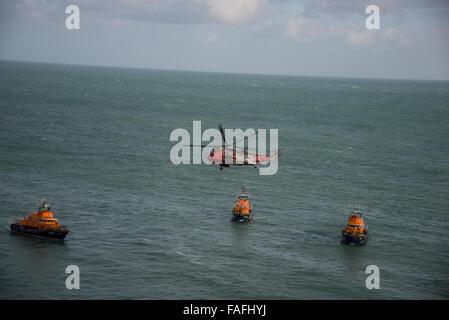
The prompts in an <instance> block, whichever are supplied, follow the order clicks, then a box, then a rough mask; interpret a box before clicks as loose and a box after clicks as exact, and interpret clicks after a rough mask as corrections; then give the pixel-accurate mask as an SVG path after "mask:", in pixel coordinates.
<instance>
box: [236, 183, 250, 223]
mask: <svg viewBox="0 0 449 320" xmlns="http://www.w3.org/2000/svg"><path fill="white" fill-rule="evenodd" d="M241 189H242V193H241V194H240V196H239V200H238V201H237V203H236V204H235V205H234V209H233V210H232V220H234V221H238V222H244V221H248V220H250V219H251V218H252V217H253V206H252V204H250V202H249V199H248V195H247V194H246V192H245V187H242V188H241Z"/></svg>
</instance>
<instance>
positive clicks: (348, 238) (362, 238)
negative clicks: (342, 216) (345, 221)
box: [342, 230, 368, 244]
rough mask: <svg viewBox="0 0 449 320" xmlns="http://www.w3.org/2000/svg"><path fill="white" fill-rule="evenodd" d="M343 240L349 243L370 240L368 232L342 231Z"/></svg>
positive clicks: (360, 242) (362, 242)
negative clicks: (356, 233) (351, 232)
mask: <svg viewBox="0 0 449 320" xmlns="http://www.w3.org/2000/svg"><path fill="white" fill-rule="evenodd" d="M342 235H343V241H344V242H345V243H347V244H364V243H366V241H367V240H368V234H360V235H354V234H350V233H345V230H343V231H342Z"/></svg>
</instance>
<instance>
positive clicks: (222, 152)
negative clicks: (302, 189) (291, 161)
mask: <svg viewBox="0 0 449 320" xmlns="http://www.w3.org/2000/svg"><path fill="white" fill-rule="evenodd" d="M218 129H219V130H220V133H221V136H222V138H223V140H222V141H223V145H221V146H217V147H214V148H213V149H212V151H211V152H210V153H209V156H208V157H207V158H208V160H209V161H210V162H211V163H214V164H217V165H219V166H220V170H223V168H230V167H231V166H253V167H255V168H257V167H256V165H257V164H258V163H267V162H270V161H271V160H272V159H275V158H279V157H280V155H281V153H280V150H278V152H276V153H275V154H274V155H269V156H267V155H260V154H257V153H249V152H248V149H243V150H242V151H243V161H237V150H238V149H237V148H236V147H234V146H233V145H229V144H227V143H226V137H225V134H224V130H223V126H222V125H221V124H219V125H218ZM190 146H191V147H198V146H201V147H210V145H204V144H202V145H194V144H191V145H190ZM240 150H241V149H240Z"/></svg>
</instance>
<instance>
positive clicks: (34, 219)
mask: <svg viewBox="0 0 449 320" xmlns="http://www.w3.org/2000/svg"><path fill="white" fill-rule="evenodd" d="M11 231H13V232H18V233H22V234H27V235H34V236H39V237H45V238H52V239H59V240H63V239H64V238H65V236H66V235H67V234H68V233H69V232H70V231H69V229H68V228H67V227H66V226H61V224H60V223H59V220H58V219H56V218H55V217H54V216H53V212H52V211H51V208H50V206H49V205H48V204H47V203H46V202H45V201H44V202H42V205H41V206H40V207H39V210H38V211H35V212H32V213H31V215H30V216H28V217H25V218H23V219H22V220H19V221H16V223H12V224H11Z"/></svg>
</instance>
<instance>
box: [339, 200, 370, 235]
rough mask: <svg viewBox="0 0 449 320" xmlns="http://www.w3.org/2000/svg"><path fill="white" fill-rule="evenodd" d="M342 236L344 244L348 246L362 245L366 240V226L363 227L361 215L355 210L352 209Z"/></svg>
mask: <svg viewBox="0 0 449 320" xmlns="http://www.w3.org/2000/svg"><path fill="white" fill-rule="evenodd" d="M342 234H343V239H344V242H346V243H348V244H363V243H365V242H366V241H367V240H368V226H365V223H364V222H363V218H362V214H361V213H360V212H359V211H358V210H357V208H354V212H353V213H352V215H351V216H350V217H349V220H348V223H347V224H346V228H344V229H343V232H342Z"/></svg>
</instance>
